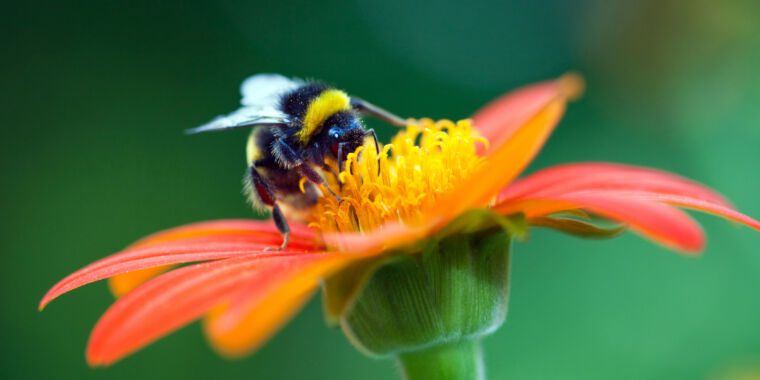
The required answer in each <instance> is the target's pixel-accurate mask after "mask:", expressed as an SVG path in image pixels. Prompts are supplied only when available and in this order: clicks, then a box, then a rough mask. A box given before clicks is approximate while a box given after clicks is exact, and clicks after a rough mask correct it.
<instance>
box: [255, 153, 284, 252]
mask: <svg viewBox="0 0 760 380" xmlns="http://www.w3.org/2000/svg"><path fill="white" fill-rule="evenodd" d="M249 173H250V176H251V185H252V187H253V191H255V192H256V194H258V196H259V199H261V202H262V203H264V204H265V205H266V206H269V207H271V208H272V219H274V225H275V226H276V227H277V230H278V231H280V234H282V244H281V245H280V248H279V249H280V250H283V249H285V247H286V246H287V245H288V241H289V240H290V226H289V225H288V221H287V220H286V219H285V215H283V214H282V210H280V206H279V205H277V201H275V197H274V191H272V185H270V184H269V181H267V180H266V179H264V177H262V176H261V174H259V172H258V171H257V170H256V162H254V163H253V165H251V167H250V169H249Z"/></svg>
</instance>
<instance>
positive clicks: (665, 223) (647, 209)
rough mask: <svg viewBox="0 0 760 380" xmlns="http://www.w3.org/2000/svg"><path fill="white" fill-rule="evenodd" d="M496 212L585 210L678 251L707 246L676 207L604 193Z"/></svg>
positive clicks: (531, 214)
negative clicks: (627, 226)
mask: <svg viewBox="0 0 760 380" xmlns="http://www.w3.org/2000/svg"><path fill="white" fill-rule="evenodd" d="M495 209H496V210H497V211H500V212H503V213H506V214H511V213H516V212H522V213H524V214H525V215H526V217H528V218H534V217H537V216H541V215H547V214H551V213H555V212H560V211H565V210H572V209H584V210H588V211H590V212H594V213H596V214H599V215H601V216H603V217H606V218H609V219H612V220H616V221H619V222H622V223H626V224H628V225H629V226H630V227H631V229H633V230H634V231H636V232H638V233H640V234H642V235H644V236H646V237H648V238H650V239H652V240H654V241H656V242H658V243H660V244H663V245H665V246H667V247H670V248H672V249H675V250H677V251H681V252H684V253H693V252H698V251H700V250H702V248H703V247H704V234H703V233H702V229H701V228H700V227H699V225H698V224H697V223H696V222H695V221H694V220H693V219H692V218H691V217H689V216H688V215H687V214H685V213H683V212H681V211H679V210H678V209H676V208H674V207H673V206H669V205H665V204H660V203H657V202H652V201H649V200H643V199H636V198H632V197H626V196H620V195H614V194H604V193H571V194H563V195H561V196H556V197H553V198H537V199H525V200H519V201H515V202H508V203H503V204H500V205H497V206H496V207H495Z"/></svg>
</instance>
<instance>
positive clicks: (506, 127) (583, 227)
mask: <svg viewBox="0 0 760 380" xmlns="http://www.w3.org/2000/svg"><path fill="white" fill-rule="evenodd" d="M581 89H582V81H581V80H580V79H579V78H578V77H577V76H573V75H569V76H565V77H562V78H560V79H558V80H553V81H548V82H544V83H539V84H536V85H532V86H528V87H526V88H523V89H520V90H518V91H516V92H514V93H511V94H508V95H506V96H504V97H502V98H500V99H498V100H496V101H495V102H493V103H491V104H490V105H488V106H486V107H485V108H484V109H483V110H481V111H479V112H478V113H477V114H476V115H475V116H474V117H473V119H472V120H463V121H459V122H456V123H454V122H450V121H438V122H434V121H432V120H427V119H423V120H420V121H417V122H412V123H410V125H409V126H408V127H407V128H406V129H404V130H402V131H401V132H400V133H399V134H398V135H397V136H396V137H394V139H393V140H392V141H391V142H390V143H389V144H387V145H384V146H381V147H375V146H374V145H373V144H369V145H365V146H363V147H362V148H360V150H358V151H357V152H354V153H352V154H350V155H349V157H348V160H347V161H346V163H345V167H344V168H342V169H343V170H342V171H341V172H340V173H339V174H338V176H337V177H338V178H331V177H330V176H327V178H328V181H331V183H330V185H331V186H332V188H334V189H338V195H339V196H340V200H338V198H335V197H328V196H326V197H323V198H321V199H320V201H319V203H318V205H317V206H316V207H315V208H314V211H313V212H312V214H311V215H310V216H309V225H308V227H307V226H305V225H293V226H292V229H293V234H292V236H291V240H290V245H289V246H288V249H286V250H283V251H270V250H268V249H269V248H270V247H271V246H273V245H276V244H277V243H278V242H279V234H278V233H277V231H276V229H275V228H274V227H273V226H272V225H271V224H270V223H269V222H262V221H252V220H247V221H246V220H222V221H214V222H202V223H197V224H191V225H188V226H184V227H179V228H175V229H171V230H168V231H164V232H160V233H157V234H155V235H152V236H149V237H148V238H145V239H143V240H141V241H139V242H137V243H136V244H134V245H132V246H130V247H127V248H126V249H125V250H123V251H122V252H119V253H116V254H114V255H112V256H109V257H107V258H104V259H102V260H100V261H97V262H95V263H93V264H91V265H89V266H87V267H85V268H83V269H81V270H79V271H77V272H75V273H73V274H71V275H70V276H68V277H66V278H64V279H63V280H62V281H61V282H59V283H58V284H56V285H55V286H54V287H53V288H52V289H51V290H50V291H49V292H48V293H47V294H46V295H45V297H44V298H43V300H42V301H41V304H40V307H41V308H42V307H44V306H45V305H47V304H48V303H49V302H50V301H52V300H53V299H55V298H57V297H58V296H60V295H61V294H63V293H66V292H68V291H71V290H73V289H75V288H77V287H79V286H82V285H85V284H88V283H91V282H94V281H97V280H101V279H105V278H111V285H112V289H113V290H114V292H115V293H116V294H117V295H118V296H120V298H119V299H118V300H117V301H116V303H115V304H114V305H113V306H111V308H109V309H108V311H107V312H106V313H105V314H104V315H103V317H102V318H101V319H100V321H99V322H98V324H97V325H96V326H95V329H94V330H93V332H92V336H91V337H90V342H89V345H88V349H87V359H88V361H89V363H90V364H92V365H108V364H111V363H113V362H115V361H117V360H119V359H121V358H123V357H124V356H126V355H128V354H129V353H132V352H134V351H136V350H138V349H139V348H141V347H143V346H145V345H147V344H149V343H151V342H152V341H154V340H156V339H158V338H160V337H161V336H163V335H165V334H167V333H169V332H171V331H172V330H175V329H177V328H179V327H181V326H183V325H185V324H187V323H189V322H191V321H193V320H195V319H198V318H200V317H203V316H205V318H204V329H205V332H206V334H207V336H208V338H209V340H210V341H211V343H212V345H213V346H214V347H215V348H217V350H218V351H220V352H222V353H224V354H226V355H231V356H235V355H241V354H245V353H248V352H251V351H252V350H254V349H255V348H257V347H259V346H260V345H261V344H263V343H264V342H265V341H266V340H267V339H268V338H269V337H270V336H271V335H272V334H274V332H276V331H277V329H278V328H279V327H280V326H282V324H284V323H285V322H286V321H287V320H288V319H289V318H290V317H291V316H292V315H293V314H294V313H295V312H297V311H298V310H299V309H300V307H301V306H303V304H304V303H305V302H306V301H307V300H308V299H310V297H311V295H312V294H313V293H314V292H315V291H316V290H317V288H318V286H319V284H320V283H321V282H322V281H323V280H325V279H326V278H328V277H330V278H332V277H333V276H336V275H339V274H341V273H346V272H347V271H349V270H352V271H353V270H355V269H356V266H357V264H364V263H367V262H369V263H373V262H375V261H373V260H375V259H377V260H379V259H380V258H382V257H383V256H384V253H387V252H390V251H393V252H395V253H398V252H404V251H405V250H404V247H407V246H410V245H414V244H415V243H418V242H421V241H425V240H426V239H428V238H429V237H431V236H433V235H435V234H438V233H440V232H441V231H444V230H445V229H446V228H452V227H451V225H452V222H453V221H455V220H461V218H462V217H463V215H467V214H468V213H470V212H473V210H490V211H488V214H489V215H492V214H498V215H502V216H508V217H511V218H517V219H521V220H524V221H525V222H526V223H527V225H529V226H542V227H551V228H556V229H560V230H562V231H566V232H570V233H576V234H580V235H605V236H607V235H613V234H614V233H617V232H619V229H613V230H605V229H602V228H599V227H596V226H595V225H593V224H591V223H589V222H587V221H586V220H585V217H586V216H587V215H588V214H594V215H597V216H600V217H602V218H605V219H609V220H611V221H614V222H617V223H619V224H621V225H622V226H623V227H627V228H630V229H631V230H633V231H635V232H637V233H639V234H641V235H643V236H645V237H648V238H650V239H652V240H654V241H656V242H659V243H661V244H664V245H666V246H668V247H671V248H673V249H675V250H677V251H680V252H685V253H694V252H698V251H700V250H701V249H702V248H703V246H704V236H703V233H702V231H701V229H700V228H699V225H698V224H697V223H696V222H695V221H694V220H693V219H692V218H691V217H689V216H688V215H687V214H685V213H684V212H683V211H681V210H679V209H678V208H677V207H686V208H691V209H696V210H700V211H705V212H709V213H713V214H716V215H720V216H723V217H726V218H728V219H731V220H734V221H737V222H740V223H743V224H746V225H749V226H751V227H753V228H755V229H759V230H760V222H757V221H756V220H754V219H751V218H749V217H747V216H745V215H743V214H741V213H739V212H737V211H735V210H734V209H733V207H732V206H731V205H730V204H729V203H728V202H727V201H726V200H725V199H724V198H723V197H722V196H720V195H719V194H717V193H716V192H714V191H712V190H710V189H708V188H706V187H704V186H702V185H699V184H697V183H695V182H692V181H689V180H686V179H683V178H681V177H678V176H675V175H673V174H669V173H665V172H661V171H657V170H653V169H646V168H639V167H633V166H627V165H616V164H606V163H581V164H567V165H562V166H558V167H553V168H548V169H544V170H541V171H538V172H536V173H534V174H531V175H528V176H526V177H524V178H522V179H519V180H516V178H517V177H518V175H519V174H520V173H522V171H523V170H524V169H525V167H526V166H527V165H528V164H529V163H530V162H531V161H532V159H533V158H534V157H535V156H536V154H537V153H538V152H539V150H540V149H541V147H542V146H543V143H544V142H545V141H546V139H547V138H548V137H549V135H550V134H551V132H552V130H553V129H554V127H555V126H556V124H557V123H558V121H559V120H560V118H561V116H562V114H563V112H564V109H565V106H566V103H567V101H568V100H569V99H571V98H573V97H575V96H577V95H578V94H579V93H580V91H581ZM376 148H379V149H378V151H376V150H375V149H376ZM562 212H570V213H571V214H573V215H575V216H577V217H575V218H568V217H566V216H562V215H561V213H562ZM467 220H471V219H467ZM515 220H516V219H515ZM460 224H461V223H460ZM457 226H458V227H456V228H468V229H477V227H473V226H472V225H469V226H468V224H467V223H465V224H464V226H463V227H462V226H459V225H457ZM309 227H311V228H309ZM412 251H413V250H409V252H412ZM187 263H194V264H191V265H186V266H182V267H179V268H177V267H176V266H177V265H179V264H187ZM365 268H373V266H372V265H371V264H370V265H366V266H365ZM351 273H352V274H353V273H354V272H351ZM361 273H364V274H366V273H371V270H367V271H364V272H361ZM346 277H349V278H359V277H362V276H346ZM365 277H366V276H365ZM364 280H366V278H364ZM364 282H366V281H363V280H361V279H360V280H356V281H352V282H351V284H352V285H351V286H348V285H346V286H343V283H341V286H339V291H340V293H341V294H342V296H341V297H340V298H346V299H348V298H351V297H353V296H355V293H356V291H357V289H360V288H361V286H362V284H363V283H364ZM344 301H345V300H344ZM349 305H350V302H348V301H345V302H339V303H337V306H335V305H332V306H335V307H331V309H330V310H328V314H329V315H332V316H333V317H340V315H341V313H344V312H345V311H346V309H347V308H348V307H349Z"/></svg>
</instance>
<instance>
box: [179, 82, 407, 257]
mask: <svg viewBox="0 0 760 380" xmlns="http://www.w3.org/2000/svg"><path fill="white" fill-rule="evenodd" d="M240 92H241V94H242V96H243V97H242V100H241V104H242V106H241V108H240V109H238V110H237V111H235V112H233V113H231V114H228V115H226V116H218V117H216V118H215V119H213V120H212V121H210V122H209V123H207V124H204V125H201V126H200V127H197V128H193V129H190V130H188V131H187V133H191V134H194V133H200V132H210V131H222V130H228V129H236V128H251V127H253V128H254V129H253V131H251V134H250V136H249V138H248V143H247V147H246V156H247V164H248V170H247V172H246V175H245V177H244V180H243V183H244V188H245V192H246V194H247V196H248V198H249V199H250V201H251V204H252V205H253V206H254V208H257V209H269V210H270V211H271V213H272V218H273V219H274V223H275V225H276V226H277V229H278V230H279V231H280V233H281V234H282V237H283V241H282V245H281V246H280V249H284V248H285V247H286V246H287V244H288V239H289V237H290V227H289V226H288V222H287V219H286V215H287V216H288V217H289V218H297V219H302V218H303V215H304V212H305V211H307V210H309V209H310V208H311V207H312V206H314V205H315V204H316V202H317V199H318V197H319V196H321V195H322V194H321V192H320V190H319V189H318V187H317V186H318V185H324V186H325V188H326V189H327V190H328V192H330V193H331V194H332V196H335V197H337V195H336V194H335V192H334V191H333V190H332V189H331V188H330V187H329V186H328V185H327V183H326V182H325V179H324V177H323V174H324V173H332V175H337V174H336V173H335V169H333V168H332V167H331V166H330V164H329V163H330V162H334V163H337V169H338V171H340V170H341V168H342V163H343V161H344V160H345V159H346V157H347V156H348V154H349V153H351V152H354V151H356V149H357V148H359V147H360V146H362V145H363V144H364V141H365V139H367V138H373V139H374V142H375V147H377V146H378V145H377V135H376V134H375V131H374V130H372V129H367V128H365V127H364V124H363V123H362V120H361V119H360V115H369V116H373V117H375V118H378V119H380V120H382V121H385V122H387V123H389V124H392V125H395V126H404V125H405V124H406V121H405V120H404V119H401V118H400V117H398V116H396V115H394V114H392V113H390V112H388V111H386V110H384V109H382V108H379V107H377V106H375V105H373V104H371V103H369V102H367V101H364V100H362V99H360V98H357V97H353V96H349V95H348V94H346V93H345V92H343V91H341V90H339V89H336V88H334V87H331V86H329V85H326V84H324V83H321V82H307V81H302V80H298V79H290V78H286V77H284V76H281V75H277V74H258V75H254V76H252V77H250V78H248V79H246V80H245V81H244V82H243V84H242V86H241V89H240ZM304 179H305V181H306V182H305V183H303V180H304ZM302 184H303V190H302V188H301V186H302Z"/></svg>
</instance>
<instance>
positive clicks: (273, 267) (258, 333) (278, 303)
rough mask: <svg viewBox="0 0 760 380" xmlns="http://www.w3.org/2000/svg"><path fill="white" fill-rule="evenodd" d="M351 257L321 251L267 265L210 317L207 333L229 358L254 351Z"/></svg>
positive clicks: (215, 345) (219, 349)
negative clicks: (323, 281) (326, 278)
mask: <svg viewBox="0 0 760 380" xmlns="http://www.w3.org/2000/svg"><path fill="white" fill-rule="evenodd" d="M350 260H351V258H348V257H346V256H345V255H341V254H332V255H328V254H322V255H309V256H301V257H298V258H297V259H296V260H278V261H271V262H269V263H267V268H266V271H265V273H263V274H262V275H261V276H255V277H253V278H251V279H250V280H249V281H248V283H247V284H246V285H245V286H244V287H243V288H242V289H241V290H240V291H239V292H238V293H237V295H236V296H234V297H233V298H232V299H231V300H230V301H229V302H227V303H225V304H223V305H221V306H220V307H218V308H216V309H215V310H214V311H213V312H212V313H209V314H208V315H207V316H206V319H205V324H204V328H205V331H206V336H207V337H208V338H209V341H210V342H211V344H212V346H213V347H214V348H216V350H217V351H219V352H220V353H221V354H223V355H225V356H228V357H238V356H242V355H246V354H249V353H251V352H252V351H254V350H255V349H257V348H258V347H260V346H261V345H262V344H263V343H265V342H266V341H267V340H268V339H269V338H270V337H271V336H272V335H273V334H274V333H275V332H277V330H279V328H280V327H281V326H282V325H284V324H285V323H286V322H287V321H288V320H290V318H291V317H292V316H293V315H294V314H295V313H296V312H297V311H299V310H300V309H301V307H302V306H303V305H304V304H305V303H306V301H308V300H309V298H310V297H311V295H312V294H314V291H315V290H316V289H317V287H318V286H319V283H320V280H322V279H323V278H325V277H326V276H328V275H329V274H331V273H333V272H334V271H336V270H337V269H339V268H341V267H343V266H345V265H346V264H347V263H348V262H349V261H350Z"/></svg>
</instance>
